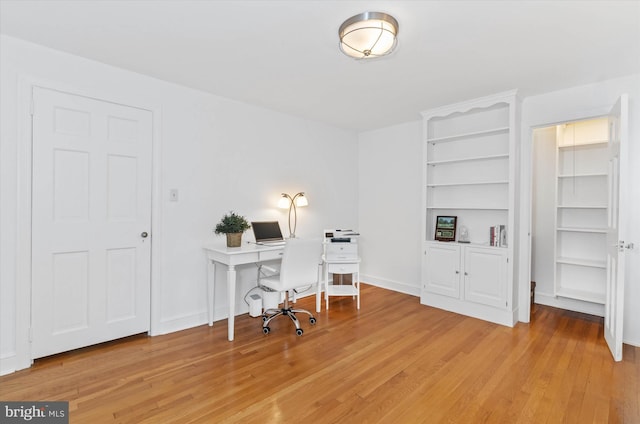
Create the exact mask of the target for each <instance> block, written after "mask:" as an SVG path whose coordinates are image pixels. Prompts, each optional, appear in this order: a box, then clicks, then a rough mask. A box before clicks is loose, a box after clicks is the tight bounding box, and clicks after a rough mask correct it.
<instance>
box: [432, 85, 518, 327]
mask: <svg viewBox="0 0 640 424" xmlns="http://www.w3.org/2000/svg"><path fill="white" fill-rule="evenodd" d="M517 107H518V101H517V95H516V91H515V90H514V91H510V92H506V93H500V94H497V95H494V96H487V97H484V98H480V99H474V100H470V101H467V102H461V103H458V104H454V105H450V106H445V107H441V108H437V109H432V110H428V111H425V112H423V113H422V116H423V124H424V127H423V130H424V141H423V143H424V150H423V151H424V158H423V169H424V172H423V185H422V189H423V215H422V217H423V233H422V235H423V242H424V245H423V251H424V255H425V258H424V261H423V285H422V296H421V301H422V303H424V304H427V305H430V306H436V307H441V308H443V309H448V310H452V311H455V312H459V313H465V311H466V312H468V314H469V315H472V316H476V317H478V318H484V319H488V320H491V321H494V322H500V323H502V324H506V325H513V324H514V323H515V320H513V317H512V314H510V311H512V310H513V306H514V305H513V303H514V302H513V298H512V296H513V278H512V277H513V260H512V259H511V258H512V256H513V253H512V246H513V234H514V231H515V229H514V216H515V211H514V208H515V201H514V189H515V178H516V176H515V160H516V155H515V149H516V147H517V144H516V138H517V136H518V130H517V126H516V122H517V119H516V117H517V113H518V112H517ZM438 216H455V217H457V237H456V239H458V238H459V234H460V230H461V229H462V228H465V229H466V230H467V231H468V235H469V241H470V243H465V244H463V243H458V242H457V241H456V242H452V243H451V242H449V244H450V246H451V247H453V246H454V245H459V246H460V247H459V248H458V250H455V251H452V253H451V255H452V256H451V258H453V257H454V256H455V257H456V258H457V259H455V260H453V259H452V260H451V262H450V263H449V264H448V265H447V266H449V268H451V267H452V266H451V264H453V263H456V264H457V263H460V264H461V265H459V266H458V265H456V267H458V268H460V267H463V263H464V258H475V257H483V258H492V260H495V261H496V266H498V268H496V269H493V268H492V269H486V270H483V275H485V276H486V277H487V278H484V277H482V278H480V280H477V279H476V280H472V278H473V276H470V275H468V274H467V273H466V272H464V270H461V269H457V271H458V273H459V275H460V277H459V278H456V276H455V275H454V274H451V275H449V274H450V272H453V271H452V270H451V269H448V268H447V270H439V269H438V268H439V267H440V265H439V263H440V262H441V261H440V260H434V257H433V256H434V255H444V254H443V253H442V252H449V250H448V249H445V250H443V249H439V248H438V243H444V242H436V241H435V240H434V239H435V224H436V218H437V217H438ZM498 225H502V226H505V227H506V230H507V237H506V239H507V243H506V246H501V247H490V246H489V244H490V242H489V238H490V228H491V227H494V226H498ZM434 243H435V244H434ZM442 247H443V248H444V245H442ZM476 247H477V248H480V247H486V248H489V247H490V249H498V250H496V251H493V250H486V251H484V250H483V251H476V250H474V248H476ZM478 252H482V255H480V254H479V253H478ZM492 252H493V253H492ZM429 255H431V256H429ZM445 256H446V255H445ZM495 258H497V259H495ZM468 266H471V265H468ZM503 267H504V268H503ZM473 268H479V267H477V266H476V267H473ZM445 275H446V276H447V277H446V279H448V280H449V281H448V282H447V283H446V284H452V283H451V281H457V282H455V283H453V284H454V285H456V286H458V285H459V287H455V288H451V289H450V290H440V291H439V290H437V288H438V287H441V283H442V282H439V281H437V280H438V279H440V278H441V277H443V276H445ZM495 275H500V276H502V277H501V278H494V277H493V276H495ZM449 277H451V278H450V279H449ZM476 278H477V277H476ZM472 281H473V282H474V283H471V282H472ZM478 281H481V283H480V285H481V286H483V288H484V289H487V293H486V295H478V293H477V292H476V291H475V289H474V287H475V284H476V283H477V282H478ZM442 284H444V283H442ZM496 285H504V287H498V286H496ZM465 287H466V290H465ZM434 288H436V289H435V290H434ZM489 292H490V293H491V295H489V294H488V293H489ZM449 298H455V300H452V299H449ZM483 299H484V300H483ZM489 299H490V300H489ZM452 302H453V303H452ZM495 308H498V309H499V311H497V312H496V309H495Z"/></svg>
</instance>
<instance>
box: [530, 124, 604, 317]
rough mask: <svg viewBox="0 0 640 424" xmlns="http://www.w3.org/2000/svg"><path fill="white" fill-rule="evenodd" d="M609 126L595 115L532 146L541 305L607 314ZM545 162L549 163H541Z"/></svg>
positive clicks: (534, 270)
mask: <svg viewBox="0 0 640 424" xmlns="http://www.w3.org/2000/svg"><path fill="white" fill-rule="evenodd" d="M607 128H608V124H607V118H596V119H589V120H584V121H578V122H570V123H566V124H561V125H557V126H555V127H553V128H547V129H542V130H537V131H540V133H539V134H538V137H536V134H534V143H540V144H542V143H544V144H546V147H545V146H537V147H536V148H535V149H534V152H535V154H534V162H535V163H537V164H538V165H534V198H533V202H534V209H533V214H532V217H533V234H532V243H533V249H532V254H533V258H532V279H534V280H535V281H536V284H537V285H536V291H537V294H536V297H537V299H538V300H539V301H540V302H541V303H546V304H550V305H552V306H558V307H563V308H566V309H572V310H577V311H580V312H587V313H591V314H597V315H603V313H604V310H603V304H604V302H605V284H606V235H607V187H608V185H607V178H608V177H607V166H608V154H607V152H608V141H607ZM543 134H546V135H543ZM542 161H544V163H546V165H540V164H541V163H542ZM550 164H553V165H552V166H550ZM541 167H542V168H544V167H547V169H553V175H549V174H547V173H546V172H545V173H541V172H540V169H541ZM536 169H537V170H538V173H537V174H536V173H535V170H536ZM551 178H553V184H550V182H551ZM551 199H553V200H551ZM536 204H545V205H547V206H545V207H544V208H543V207H536V206H535V205H536ZM551 205H553V206H552V207H550V206H551ZM550 265H551V267H550V268H549V266H550ZM543 267H546V269H543ZM549 269H552V270H553V272H552V273H551V272H549Z"/></svg>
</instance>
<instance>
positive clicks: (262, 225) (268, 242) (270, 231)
mask: <svg viewBox="0 0 640 424" xmlns="http://www.w3.org/2000/svg"><path fill="white" fill-rule="evenodd" d="M251 228H252V229H253V235H254V236H255V237H256V244H260V245H265V246H283V245H284V244H285V243H286V242H285V240H284V237H282V231H280V224H278V221H258V222H252V223H251Z"/></svg>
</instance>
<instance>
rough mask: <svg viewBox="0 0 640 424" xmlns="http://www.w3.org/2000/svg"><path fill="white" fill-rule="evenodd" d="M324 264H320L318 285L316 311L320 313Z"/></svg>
mask: <svg viewBox="0 0 640 424" xmlns="http://www.w3.org/2000/svg"><path fill="white" fill-rule="evenodd" d="M323 268H324V267H323V266H322V265H318V284H317V286H316V312H317V313H320V305H321V298H320V296H321V293H322V276H323V275H324V271H323Z"/></svg>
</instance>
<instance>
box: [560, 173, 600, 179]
mask: <svg viewBox="0 0 640 424" xmlns="http://www.w3.org/2000/svg"><path fill="white" fill-rule="evenodd" d="M606 176H607V173H606V172H593V173H584V174H562V175H558V178H586V177H606Z"/></svg>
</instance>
